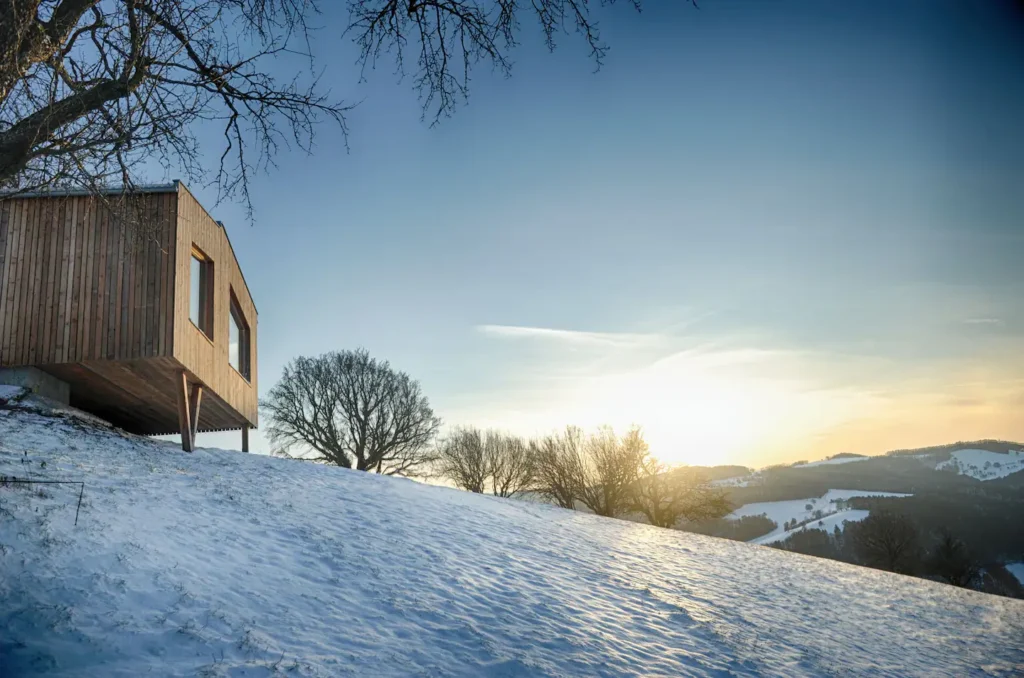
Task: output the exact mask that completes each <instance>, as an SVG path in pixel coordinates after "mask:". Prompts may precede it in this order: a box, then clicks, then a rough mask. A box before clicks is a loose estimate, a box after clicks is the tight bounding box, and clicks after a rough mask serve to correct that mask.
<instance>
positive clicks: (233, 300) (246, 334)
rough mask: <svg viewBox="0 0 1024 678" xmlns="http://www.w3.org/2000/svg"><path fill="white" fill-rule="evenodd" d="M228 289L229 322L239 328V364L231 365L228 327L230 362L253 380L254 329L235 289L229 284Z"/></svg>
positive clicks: (238, 370)
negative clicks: (251, 327) (243, 310)
mask: <svg viewBox="0 0 1024 678" xmlns="http://www.w3.org/2000/svg"><path fill="white" fill-rule="evenodd" d="M228 291H229V293H230V298H229V299H228V313H229V317H228V322H229V323H233V324H234V325H235V326H236V327H237V328H238V365H237V366H235V365H231V328H230V327H228V364H229V365H231V368H232V369H233V370H234V371H235V372H237V373H238V374H239V375H240V376H241V377H242V378H243V379H245V380H246V381H249V382H251V381H252V330H251V329H250V327H249V321H248V320H246V318H245V314H244V313H242V305H241V304H239V303H238V297H236V296H235V290H234V289H233V288H231V287H230V286H229V288H228Z"/></svg>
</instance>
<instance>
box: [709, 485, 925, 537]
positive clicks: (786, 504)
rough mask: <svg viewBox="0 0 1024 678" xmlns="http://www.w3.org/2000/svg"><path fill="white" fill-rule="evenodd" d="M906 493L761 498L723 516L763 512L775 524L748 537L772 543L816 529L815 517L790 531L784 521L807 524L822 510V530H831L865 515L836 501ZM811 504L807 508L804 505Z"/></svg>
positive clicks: (830, 493)
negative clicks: (783, 498)
mask: <svg viewBox="0 0 1024 678" xmlns="http://www.w3.org/2000/svg"><path fill="white" fill-rule="evenodd" d="M909 496H910V495H909V494H900V493H898V492H867V491H864V490H829V491H828V492H826V493H825V494H824V495H822V496H820V497H810V498H808V499H788V500H786V501H762V502H757V503H754V504H744V505H743V506H741V507H739V508H738V509H736V510H735V511H733V512H732V513H730V514H729V515H727V516H726V518H733V519H739V518H743V517H744V516H759V515H764V516H767V517H768V518H769V519H771V520H774V521H775V522H776V523H778V527H776V528H775V529H774V530H772V531H771V532H769V533H768V534H766V535H762V536H760V537H758V538H756V539H751V540H750V543H752V544H772V543H774V542H777V541H780V540H782V539H785V538H786V537H788V536H789V535H791V534H792V533H793V532H794V531H798V530H801V529H804V528H805V527H810V528H817V527H818V522H819V521H818V520H814V521H813V523H812V524H810V523H809V524H804V525H800V527H798V528H796V530H789V531H788V532H787V531H786V529H785V528H784V527H783V524H784V523H787V522H789V521H791V520H796V521H797V523H807V521H811V520H812V519H813V518H814V514H815V511H821V512H822V514H823V516H822V517H823V519H825V524H824V525H823V526H822V528H821V529H828V530H832V529H833V528H835V526H836V525H840V524H842V523H846V522H854V521H858V520H864V519H865V518H867V517H868V511H859V510H854V509H843V510H840V508H839V505H838V503H837V502H840V501H846V500H849V499H852V498H853V497H909ZM808 506H810V508H807V507H808Z"/></svg>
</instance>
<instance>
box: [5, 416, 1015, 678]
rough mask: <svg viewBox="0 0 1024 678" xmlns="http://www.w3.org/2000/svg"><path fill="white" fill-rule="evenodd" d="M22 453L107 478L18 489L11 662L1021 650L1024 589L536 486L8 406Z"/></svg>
mask: <svg viewBox="0 0 1024 678" xmlns="http://www.w3.org/2000/svg"><path fill="white" fill-rule="evenodd" d="M26 453H27V454H26ZM43 462H45V464H46V465H45V467H44V466H43V465H42V464H43ZM0 474H5V475H16V476H18V477H30V476H34V477H40V478H42V477H46V478H51V479H57V478H66V479H81V480H84V481H85V483H86V490H85V500H84V503H83V506H82V515H81V518H80V520H79V525H78V527H77V528H76V527H75V526H74V525H73V521H74V504H75V502H76V501H77V494H76V493H75V492H73V491H71V490H66V491H65V489H62V488H63V486H50V487H48V488H45V491H44V492H43V493H42V495H40V494H38V493H37V491H36V490H22V489H17V490H15V489H11V488H0V507H2V510H0V544H2V545H3V546H2V548H0V601H4V602H3V605H0V675H3V676H5V677H6V676H14V677H18V676H28V675H32V676H69V677H70V676H89V675H95V676H111V677H117V676H125V677H127V676H131V677H132V678H135V677H137V676H145V675H158V676H167V675H173V676H193V675H200V676H242V675H245V676H275V675H282V676H283V675H287V676H317V677H321V676H323V677H326V676H345V675H353V676H494V677H511V676H640V675H644V676H827V675H844V676H849V675H853V676H957V677H959V676H970V675H983V674H984V675H994V676H999V675H1002V676H1010V675H1019V674H1020V672H1021V671H1022V670H1024V649H1022V647H1021V644H1020V642H1019V640H1020V638H1022V637H1024V603H1022V602H1021V601H1016V600H1010V599H1004V598H998V597H994V596H988V595H984V594H981V593H976V592H972V591H965V590H962V589H956V588H953V587H949V586H944V585H941V584H937V583H933V582H928V581H923V580H918V579H912V578H907V577H901V576H899V575H894V574H890V573H883V572H877V571H873V570H867V569H863V568H858V567H854V566H851V565H846V564H843V563H836V562H831V561H825V560H819V559H816V558H809V557H804V556H799V555H796V554H789V553H783V552H777V551H774V550H772V549H763V548H756V547H752V546H750V545H747V544H740V543H736V542H730V541H725V540H719V539H712V538H708V537H703V536H700V535H695V534H688V533H684V532H678V531H672V530H662V529H657V528H653V527H649V526H645V525H638V524H634V523H630V522H627V521H618V520H607V519H602V518H598V517H596V516H592V515H586V514H582V513H576V512H572V511H564V510H561V509H557V508H553V507H548V506H542V505H538V504H533V503H528V502H517V501H512V500H500V499H494V498H490V497H483V496H479V495H472V494H468V493H464V492H459V491H455V490H449V489H445V488H438V487H430V486H426V485H422V484H418V483H415V482H412V481H408V480H400V479H391V478H382V477H378V476H374V475H369V474H364V473H360V472H354V471H348V470H345V469H340V468H333V467H324V466H319V465H315V464H310V463H303V462H298V461H292V460H284V459H274V458H268V457H262V456H257V455H246V454H242V453H238V452H228V451H221V450H198V451H197V452H195V453H194V454H191V455H189V454H185V453H182V452H181V451H180V449H177V448H176V446H175V445H173V444H169V443H163V442H158V441H153V440H147V439H141V438H136V437H133V436H127V435H119V434H118V433H117V432H115V431H110V430H101V429H98V428H94V427H91V426H90V425H87V424H84V423H74V422H71V421H68V420H66V419H64V418H52V417H45V416H40V415H38V414H33V413H24V412H8V411H2V410H0ZM830 494H831V493H830ZM827 496H829V495H826V497H827Z"/></svg>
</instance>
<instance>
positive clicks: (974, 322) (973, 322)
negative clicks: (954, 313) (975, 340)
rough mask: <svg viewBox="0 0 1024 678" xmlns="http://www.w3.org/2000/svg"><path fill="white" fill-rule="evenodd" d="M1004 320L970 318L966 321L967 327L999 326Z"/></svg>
mask: <svg viewBox="0 0 1024 678" xmlns="http://www.w3.org/2000/svg"><path fill="white" fill-rule="evenodd" d="M1002 322H1003V320H1002V318H968V319H966V320H964V324H965V325H999V324H1002Z"/></svg>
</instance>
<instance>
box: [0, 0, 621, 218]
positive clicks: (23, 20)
mask: <svg viewBox="0 0 1024 678" xmlns="http://www.w3.org/2000/svg"><path fill="white" fill-rule="evenodd" d="M613 2H614V0H602V2H600V3H590V2H587V1H586V0H535V1H534V2H532V3H530V4H521V3H516V2H514V1H512V0H483V1H481V2H476V1H474V0H444V1H439V0H349V1H348V3H347V9H348V19H347V27H336V28H338V29H342V28H343V30H338V32H339V33H342V34H343V35H344V36H345V37H346V38H348V39H351V40H353V41H354V42H355V44H356V46H357V47H358V49H359V52H360V55H359V58H358V61H359V64H360V67H361V69H362V71H363V74H364V75H365V73H366V71H367V70H372V69H373V68H375V67H376V65H377V64H378V63H379V62H380V61H382V60H386V61H387V62H388V63H387V69H388V71H391V70H392V66H393V65H397V70H398V74H399V76H400V77H405V76H410V81H411V82H412V83H413V86H414V87H415V88H416V90H417V91H418V93H419V94H420V98H421V102H422V105H423V115H424V117H425V118H428V119H430V120H432V121H434V122H436V121H437V120H439V119H441V118H442V117H445V116H448V115H451V113H452V112H453V111H454V110H455V108H456V107H457V106H458V105H459V104H460V103H461V102H463V101H465V100H466V97H467V96H468V93H469V82H470V74H471V72H472V70H473V68H474V67H475V66H477V65H480V64H481V63H482V64H484V65H489V66H491V67H492V68H494V69H496V70H497V71H498V72H500V73H504V74H508V73H510V72H511V60H510V58H509V52H510V50H511V49H512V48H514V47H515V46H516V45H517V43H518V34H519V30H520V28H521V27H522V24H523V22H524V21H525V20H526V19H527V18H528V17H529V16H530V15H532V17H533V19H534V21H535V22H536V25H538V26H539V28H540V31H541V33H542V34H543V35H544V37H545V41H546V43H547V47H548V48H549V49H554V47H555V41H556V37H557V36H558V35H559V34H562V33H570V32H575V33H577V34H579V35H580V36H581V37H582V39H583V41H584V43H585V44H586V45H587V47H588V49H589V50H590V54H591V57H592V58H593V60H594V61H595V63H596V64H597V65H598V66H600V64H601V63H602V61H603V60H604V57H605V55H606V54H607V45H605V43H604V42H603V41H602V39H601V35H600V31H599V29H598V24H597V22H596V20H595V18H594V11H595V7H597V6H598V5H600V6H604V5H607V4H612V3H613ZM627 4H629V5H632V6H634V7H635V8H636V9H637V10H639V9H640V6H639V3H638V0H632V1H631V2H627ZM320 6H321V5H320V3H318V1H317V0H4V1H3V2H0V189H6V190H11V189H14V190H28V189H38V188H45V187H51V186H73V187H77V188H86V189H92V190H96V191H98V190H99V189H100V188H102V187H103V186H104V185H108V184H111V183H120V184H122V185H123V186H125V187H126V188H131V186H132V185H133V184H135V183H137V179H138V177H139V176H140V175H141V174H142V171H141V166H142V165H143V164H144V163H146V162H155V163H158V164H159V165H162V166H163V167H165V168H174V169H175V170H177V171H180V172H181V173H182V174H183V175H184V177H185V178H186V179H188V180H191V181H203V182H205V181H212V182H213V183H214V184H215V185H216V186H217V187H218V189H219V193H220V195H221V196H239V197H241V198H242V199H243V200H244V201H245V202H246V204H247V205H248V206H249V209H250V210H251V202H250V200H249V197H250V196H249V182H250V179H251V177H252V175H253V173H254V172H257V171H261V170H265V169H267V168H269V167H272V166H273V164H274V157H275V155H276V153H277V152H278V151H279V150H280V149H281V148H282V147H286V146H295V147H298V148H299V149H302V150H305V151H307V152H308V151H311V150H312V149H313V147H314V133H315V131H316V130H317V129H318V126H319V123H321V122H326V121H329V122H331V123H334V124H335V125H336V126H337V127H338V128H339V129H340V130H341V132H342V134H343V135H345V134H346V126H345V113H346V111H347V110H348V106H346V105H345V104H344V103H342V102H341V101H340V100H338V99H336V98H335V97H334V96H333V95H332V94H331V93H330V92H329V91H327V90H326V89H325V88H324V87H323V86H322V85H321V82H320V74H321V72H322V71H321V70H320V65H319V64H317V63H315V61H314V59H313V57H312V54H311V53H312V50H311V49H310V45H311V35H312V30H311V27H312V25H313V24H314V23H315V22H316V21H317V17H318V16H319V14H320ZM271 64H275V65H276V67H277V70H278V71H281V70H282V64H284V65H285V66H284V67H285V68H287V67H293V69H294V70H293V72H294V73H295V74H296V75H295V76H294V77H287V78H279V77H274V76H272V75H270V74H269V73H270V72H271V71H272V70H273V69H272V68H271ZM412 64H415V65H414V66H413V65H412ZM200 123H212V124H214V125H217V126H219V128H220V131H221V135H222V137H221V139H220V143H219V147H217V148H216V149H215V150H214V151H213V152H212V156H211V157H209V158H208V157H205V156H204V153H203V149H204V147H208V146H209V143H210V142H209V140H208V139H206V138H202V139H201V138H200V137H199V136H198V134H199V132H198V125H199V124H200Z"/></svg>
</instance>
